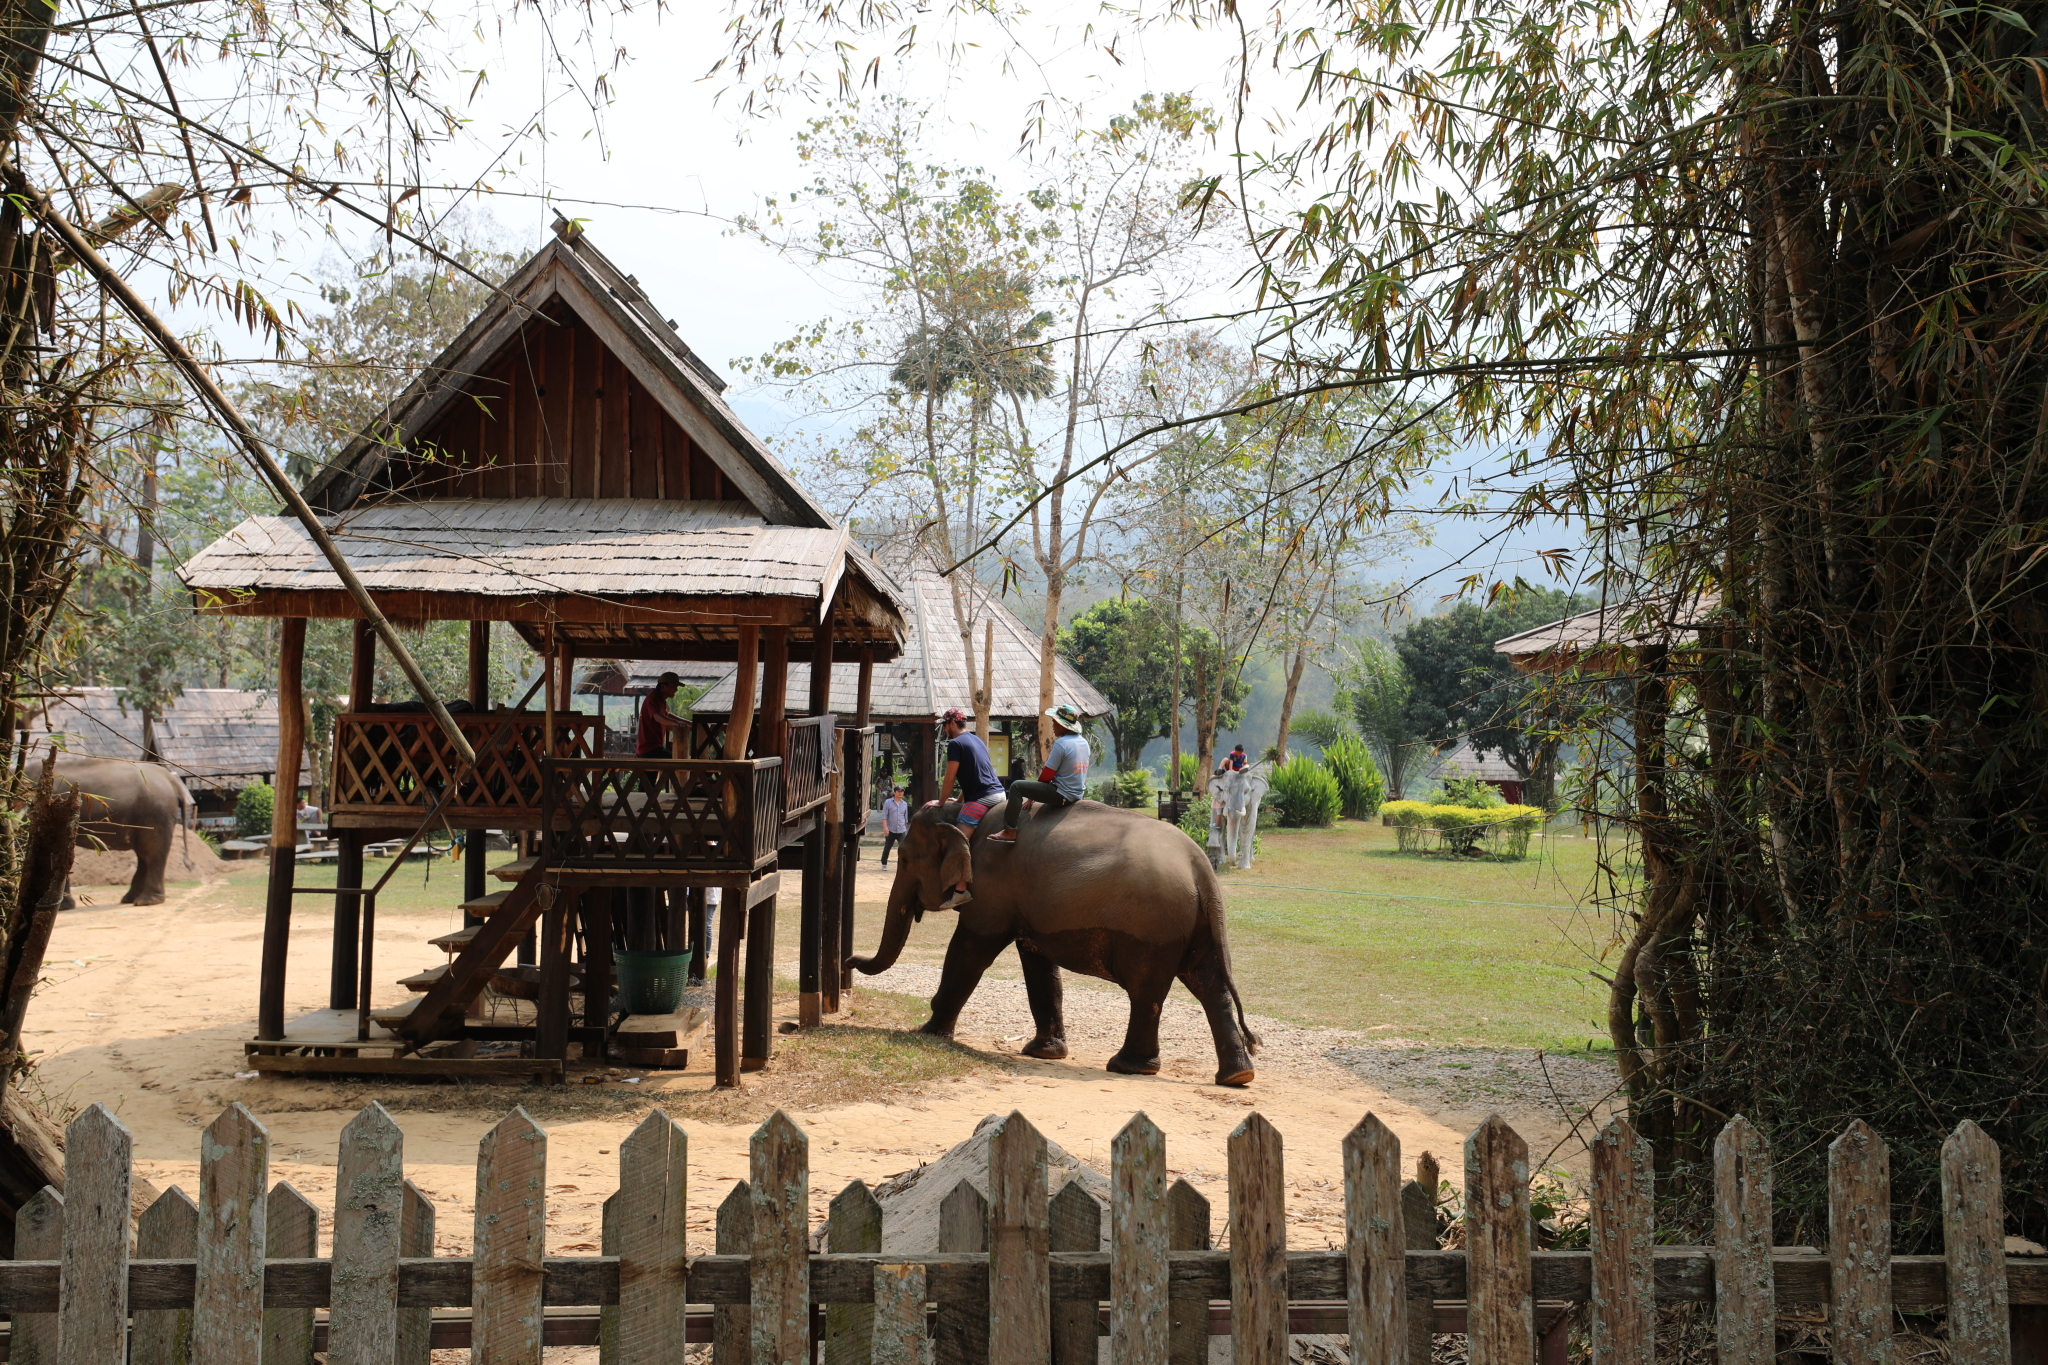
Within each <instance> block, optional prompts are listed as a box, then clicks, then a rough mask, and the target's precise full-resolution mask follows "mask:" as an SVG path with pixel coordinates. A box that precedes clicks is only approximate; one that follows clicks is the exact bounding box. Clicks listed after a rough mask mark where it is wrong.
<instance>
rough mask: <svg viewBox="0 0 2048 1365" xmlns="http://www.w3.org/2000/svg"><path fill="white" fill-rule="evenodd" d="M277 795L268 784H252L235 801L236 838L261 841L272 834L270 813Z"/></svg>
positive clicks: (243, 789)
mask: <svg viewBox="0 0 2048 1365" xmlns="http://www.w3.org/2000/svg"><path fill="white" fill-rule="evenodd" d="M276 803H277V793H276V792H275V791H273V790H272V789H271V786H270V784H269V783H268V782H251V783H250V784H249V785H248V786H246V787H244V788H242V794H241V795H240V796H239V797H237V798H236V799H235V837H236V838H237V839H260V838H262V837H263V836H264V835H266V834H268V833H270V812H271V810H272V809H273V808H274V807H275V806H276Z"/></svg>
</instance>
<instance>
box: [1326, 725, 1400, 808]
mask: <svg viewBox="0 0 2048 1365" xmlns="http://www.w3.org/2000/svg"><path fill="white" fill-rule="evenodd" d="M1323 766H1324V767H1325V768H1328V769H1329V770H1330V776H1332V777H1334V778H1336V779H1337V792H1338V796H1339V799H1340V801H1341V802H1342V805H1343V810H1344V814H1345V815H1346V816H1347V817H1349V818H1350V819H1353V820H1370V819H1372V817H1373V816H1375V815H1377V814H1379V809H1380V802H1381V801H1383V800H1385V799H1386V795H1387V784H1386V782H1385V781H1384V780H1382V779H1381V777H1380V769H1379V765H1378V764H1376V763H1374V762H1373V761H1372V753H1371V751H1370V750H1368V749H1367V748H1366V747H1365V741H1363V740H1361V739H1359V738H1358V737H1357V736H1356V735H1345V736H1343V737H1342V738H1341V739H1339V740H1338V741H1337V742H1336V743H1335V744H1332V745H1331V746H1330V747H1329V748H1327V749H1325V750H1323Z"/></svg>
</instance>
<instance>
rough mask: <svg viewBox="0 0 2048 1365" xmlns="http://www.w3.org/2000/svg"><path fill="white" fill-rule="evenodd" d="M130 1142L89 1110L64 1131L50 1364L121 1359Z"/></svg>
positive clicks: (124, 1352) (107, 1114)
mask: <svg viewBox="0 0 2048 1365" xmlns="http://www.w3.org/2000/svg"><path fill="white" fill-rule="evenodd" d="M133 1155H134V1140H133V1139H132V1138H131V1137H130V1136H129V1133H128V1129H127V1127H126V1125H124V1124H123V1123H122V1122H121V1120H119V1119H117V1118H115V1117H114V1114H113V1111H112V1110H110V1109H108V1108H107V1107H106V1106H105V1105H100V1104H95V1105H93V1106H92V1107H91V1108H89V1109H87V1110H86V1111H85V1112H84V1113H83V1114H80V1115H79V1116H78V1117H77V1118H75V1119H73V1120H72V1121H71V1126H70V1127H69V1128H68V1129H66V1130H65V1133H64V1177H65V1184H66V1186H67V1188H66V1190H65V1209H64V1250H63V1254H62V1264H61V1265H60V1266H59V1268H58V1275H57V1280H58V1286H59V1289H58V1292H59V1295H60V1300H59V1303H60V1306H59V1307H58V1310H57V1323H58V1327H57V1359H58V1360H60V1361H61V1362H63V1365H108V1363H109V1362H119V1361H122V1360H125V1359H127V1358H128V1220H129V1219H130V1218H131V1217H133V1214H132V1213H131V1212H130V1211H129V1194H130V1191H131V1189H132V1188H133V1186H132V1181H133V1178H134V1175H133V1172H134V1167H133V1164H132V1158H133Z"/></svg>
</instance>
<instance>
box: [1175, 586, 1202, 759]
mask: <svg viewBox="0 0 2048 1365" xmlns="http://www.w3.org/2000/svg"><path fill="white" fill-rule="evenodd" d="M1180 594H1181V584H1180V583H1178V582H1176V583H1175V584H1174V585H1173V680H1172V682H1171V683H1170V684H1169V689H1170V691H1171V693H1172V696H1171V698H1170V699H1169V700H1168V702H1167V707H1166V733H1167V735H1168V736H1169V739H1170V744H1169V746H1168V749H1167V756H1166V789H1167V790H1168V791H1170V792H1177V791H1179V790H1181V785H1180V702H1181V691H1180V682H1181V677H1180V666H1181V647H1180ZM1195 790H1196V791H1207V790H1208V784H1207V783H1205V782H1200V781H1197V782H1196V784H1195Z"/></svg>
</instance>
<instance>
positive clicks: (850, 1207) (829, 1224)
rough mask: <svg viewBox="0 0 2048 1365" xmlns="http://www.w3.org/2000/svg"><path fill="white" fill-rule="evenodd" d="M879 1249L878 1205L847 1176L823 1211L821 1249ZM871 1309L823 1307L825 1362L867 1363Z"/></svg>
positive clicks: (828, 1364)
mask: <svg viewBox="0 0 2048 1365" xmlns="http://www.w3.org/2000/svg"><path fill="white" fill-rule="evenodd" d="M881 1249H882V1206H881V1205H880V1204H879V1203H877V1202H876V1201H875V1195H874V1191H872V1190H870V1189H869V1188H868V1187H867V1184H866V1183H865V1182H864V1181H859V1180H849V1181H848V1182H847V1183H846V1188H845V1189H843V1190H841V1191H840V1192H839V1193H838V1194H836V1195H834V1196H832V1203H831V1205H830V1206H829V1207H828V1208H827V1210H826V1213H825V1250H827V1251H830V1252H834V1253H838V1254H845V1253H849V1252H856V1251H880V1250H881ZM874 1326H875V1310H874V1309H873V1308H872V1307H870V1306H869V1305H867V1304H862V1303H835V1304H830V1305H828V1306H827V1307H826V1309H825V1365H867V1361H868V1357H869V1356H870V1355H871V1354H873V1352H874Z"/></svg>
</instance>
